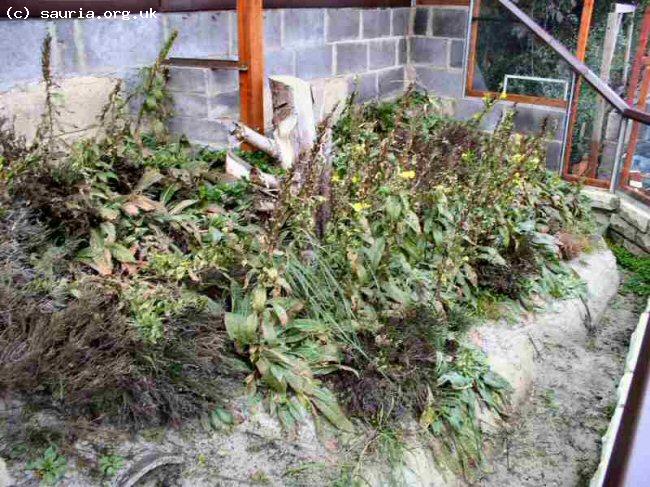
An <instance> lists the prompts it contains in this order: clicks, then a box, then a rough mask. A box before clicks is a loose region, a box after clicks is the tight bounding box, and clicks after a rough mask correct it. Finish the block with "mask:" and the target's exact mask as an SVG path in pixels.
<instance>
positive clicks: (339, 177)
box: [332, 174, 341, 183]
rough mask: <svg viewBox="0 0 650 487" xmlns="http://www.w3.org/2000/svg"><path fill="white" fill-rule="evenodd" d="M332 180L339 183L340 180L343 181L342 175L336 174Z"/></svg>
mask: <svg viewBox="0 0 650 487" xmlns="http://www.w3.org/2000/svg"><path fill="white" fill-rule="evenodd" d="M332 181H333V182H335V183H338V182H339V181H341V176H339V175H338V174H335V175H334V176H332Z"/></svg>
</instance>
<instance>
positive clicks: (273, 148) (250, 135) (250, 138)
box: [232, 122, 280, 161]
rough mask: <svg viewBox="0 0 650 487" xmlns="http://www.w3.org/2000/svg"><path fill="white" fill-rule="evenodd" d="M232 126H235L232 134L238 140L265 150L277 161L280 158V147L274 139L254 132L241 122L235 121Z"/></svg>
mask: <svg viewBox="0 0 650 487" xmlns="http://www.w3.org/2000/svg"><path fill="white" fill-rule="evenodd" d="M234 126H235V128H234V130H233V131H232V135H234V136H235V137H236V138H237V139H238V140H240V141H242V142H246V143H248V144H250V145H252V146H253V147H255V148H256V149H257V150H261V151H262V152H265V153H266V154H268V155H269V156H271V157H273V158H274V159H277V160H278V161H279V160H280V149H279V148H278V144H277V143H276V141H275V140H273V139H269V138H268V137H265V136H263V135H262V134H260V133H258V132H255V130H253V129H252V128H250V127H248V126H247V125H244V124H243V123H241V122H235V123H234Z"/></svg>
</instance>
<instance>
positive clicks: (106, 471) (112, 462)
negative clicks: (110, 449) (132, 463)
mask: <svg viewBox="0 0 650 487" xmlns="http://www.w3.org/2000/svg"><path fill="white" fill-rule="evenodd" d="M122 467H124V458H122V457H121V456H119V455H102V456H101V457H99V471H100V472H101V474H102V476H103V477H106V478H112V477H115V475H117V473H118V472H119V471H120V470H121V469H122Z"/></svg>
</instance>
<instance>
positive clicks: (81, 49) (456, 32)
mask: <svg viewBox="0 0 650 487" xmlns="http://www.w3.org/2000/svg"><path fill="white" fill-rule="evenodd" d="M468 22H469V10H468V8H467V7H442V6H436V7H404V8H387V9H362V8H344V9H335V8H330V9H322V8H321V9H278V10H267V11H265V14H264V29H265V32H264V35H265V62H266V74H267V75H275V74H289V75H295V76H298V77H301V78H304V79H307V80H309V81H310V82H311V83H312V85H313V90H314V100H315V103H316V111H317V114H318V116H319V117H322V116H324V115H325V114H326V113H328V112H329V111H330V110H331V109H332V108H333V107H334V106H335V105H336V103H337V102H340V101H342V100H343V99H345V97H346V96H347V95H348V94H349V93H351V92H352V91H353V90H357V91H358V94H359V98H358V99H359V100H360V101H367V100H371V99H376V98H389V97H392V96H395V95H397V94H398V93H400V92H401V91H402V90H403V89H404V88H405V86H406V85H407V84H408V83H411V82H416V83H417V84H418V85H419V86H421V87H423V88H426V89H428V90H430V91H431V92H432V93H434V94H436V95H438V96H440V97H441V98H442V99H443V101H444V102H445V104H446V105H447V106H449V107H450V109H449V113H450V114H451V115H452V116H455V117H457V118H460V119H467V118H469V117H471V116H472V115H473V114H475V113H476V112H478V111H480V110H481V108H482V101H481V100H479V99H476V98H466V97H464V96H463V93H462V87H463V63H464V53H465V48H466V36H467V24H468ZM173 30H178V31H179V38H178V40H177V41H176V43H175V45H174V48H173V50H172V53H171V55H172V56H179V57H212V58H221V59H224V58H225V59H235V58H236V57H237V18H236V13H235V12H234V11H206V12H190V13H171V14H157V16H156V17H155V18H144V19H143V18H140V19H137V20H127V21H125V20H106V19H78V20H61V21H40V20H29V21H16V22H2V23H0V65H3V69H2V70H1V71H0V97H2V96H3V93H2V92H5V95H6V96H7V97H11V95H10V93H14V92H15V91H16V90H18V91H21V90H23V91H24V90H25V85H26V84H29V83H34V82H37V81H38V79H39V78H40V62H39V60H40V49H41V45H42V42H43V39H44V38H45V36H46V34H47V33H50V35H52V37H53V41H54V42H53V52H52V65H53V69H54V73H55V75H56V76H57V77H58V78H60V79H66V85H67V86H70V87H71V88H70V89H71V90H74V85H75V83H76V81H75V80H77V79H81V78H86V83H87V82H88V81H87V80H88V78H97V79H99V78H109V79H113V80H117V79H122V80H124V81H125V84H126V87H127V88H132V87H133V86H134V85H135V83H136V81H137V78H138V77H137V73H138V71H139V70H140V68H142V67H143V66H147V65H150V64H151V63H152V62H153V60H154V59H155V57H156V55H157V53H158V51H159V49H160V46H161V45H162V43H163V42H164V39H166V38H167V37H168V36H169V35H170V34H171V32H172V31H173ZM169 86H170V90H171V92H172V93H173V95H174V98H175V106H176V110H175V111H176V114H175V116H174V118H173V119H172V120H171V121H170V127H171V129H172V130H173V131H174V132H176V133H184V134H186V135H187V136H188V137H189V139H190V140H191V141H194V142H197V143H201V144H211V145H216V146H224V145H227V144H228V143H229V140H228V132H229V121H230V120H232V119H236V118H238V116H239V113H238V110H239V93H238V76H237V73H236V72H235V71H226V70H214V71H211V70H205V69H198V68H173V69H171V70H170V85H169ZM28 91H29V90H28ZM37 91H38V90H37ZM267 91H268V90H267ZM86 92H89V90H86ZM89 96H90V95H89ZM92 96H94V97H95V99H97V98H98V95H97V93H95V94H94V95H92ZM87 101H89V100H86V99H85V98H83V96H80V97H71V98H70V99H69V100H68V102H69V103H71V104H74V105H78V106H81V107H83V106H85V105H86V103H87ZM27 103H28V101H27ZM265 105H266V110H265V111H266V112H267V119H269V122H270V112H271V110H270V103H269V96H268V93H267V94H266V96H265ZM510 105H511V104H510V103H507V102H499V104H498V105H497V107H496V108H495V110H494V112H493V113H492V114H490V115H489V116H488V117H486V119H485V120H484V128H485V129H486V130H492V129H494V127H495V126H496V124H497V123H498V120H499V119H500V117H501V114H502V112H503V110H504V109H505V108H507V107H508V106H510ZM73 111H74V110H73ZM2 114H4V115H6V116H8V117H9V118H11V117H12V115H15V112H14V113H12V112H11V110H10V109H8V108H6V107H5V106H0V115H2ZM21 116H22V115H21ZM563 116H564V112H563V110H559V109H552V108H547V107H540V106H532V105H518V113H517V117H516V119H515V125H516V129H517V130H518V131H520V132H524V133H537V132H539V129H540V126H541V124H542V122H543V121H544V120H545V119H547V118H549V119H550V120H551V125H553V127H554V128H553V129H552V131H551V135H550V136H549V166H550V167H551V168H554V167H555V166H556V165H557V162H558V161H559V154H560V150H561V138H562V120H563ZM35 120H36V119H31V120H27V122H25V123H23V124H24V125H30V124H31V125H34V123H35Z"/></svg>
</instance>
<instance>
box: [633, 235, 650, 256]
mask: <svg viewBox="0 0 650 487" xmlns="http://www.w3.org/2000/svg"><path fill="white" fill-rule="evenodd" d="M634 242H635V243H636V244H637V245H638V246H639V247H641V249H643V250H645V252H650V235H649V234H647V233H641V232H639V233H637V234H636V239H635V240H634Z"/></svg>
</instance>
